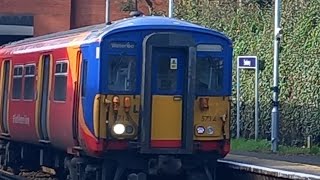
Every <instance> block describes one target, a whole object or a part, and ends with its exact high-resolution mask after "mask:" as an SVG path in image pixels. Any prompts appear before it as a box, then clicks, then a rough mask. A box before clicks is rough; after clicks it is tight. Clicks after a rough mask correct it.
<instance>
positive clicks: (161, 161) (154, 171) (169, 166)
mask: <svg viewBox="0 0 320 180" xmlns="http://www.w3.org/2000/svg"><path fill="white" fill-rule="evenodd" d="M148 170H149V174H151V175H160V174H166V175H177V174H180V172H181V171H182V162H181V159H176V158H174V157H172V156H165V155H160V156H159V157H158V159H150V160H149V163H148Z"/></svg>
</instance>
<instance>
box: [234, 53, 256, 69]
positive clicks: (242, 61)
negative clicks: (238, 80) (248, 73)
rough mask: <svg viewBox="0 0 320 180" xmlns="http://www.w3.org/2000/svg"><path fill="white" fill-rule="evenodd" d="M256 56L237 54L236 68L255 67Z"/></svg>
mask: <svg viewBox="0 0 320 180" xmlns="http://www.w3.org/2000/svg"><path fill="white" fill-rule="evenodd" d="M257 64H258V63H257V56H238V68H240V69H256V68H257Z"/></svg>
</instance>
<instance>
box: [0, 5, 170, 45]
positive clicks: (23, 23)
mask: <svg viewBox="0 0 320 180" xmlns="http://www.w3.org/2000/svg"><path fill="white" fill-rule="evenodd" d="M88 2H90V3H88ZM105 2H106V0H89V1H88V0H23V1H21V0H0V44H3V43H6V42H9V41H13V40H18V39H22V38H25V37H32V36H39V35H44V34H48V33H53V32H58V31H65V30H69V29H73V28H78V27H83V26H88V25H92V24H99V23H103V22H105V9H106V4H105ZM137 3H138V7H139V10H140V11H142V12H143V13H144V14H146V15H148V14H149V13H150V11H152V10H154V11H157V12H163V13H165V14H166V12H167V9H168V0H137ZM134 9H135V0H110V19H111V20H117V19H120V18H123V17H126V16H128V14H129V13H130V10H134Z"/></svg>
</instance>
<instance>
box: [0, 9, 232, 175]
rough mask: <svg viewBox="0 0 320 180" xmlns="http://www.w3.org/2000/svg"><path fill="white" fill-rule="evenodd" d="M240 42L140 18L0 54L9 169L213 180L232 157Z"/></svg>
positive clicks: (17, 45)
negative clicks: (235, 54)
mask: <svg viewBox="0 0 320 180" xmlns="http://www.w3.org/2000/svg"><path fill="white" fill-rule="evenodd" d="M232 54H233V45H232V40H231V39H230V38H229V37H228V36H227V35H226V34H224V33H223V32H219V31H218V30H214V29H210V28H206V27H203V26H201V25H198V24H194V23H191V22H188V21H185V20H181V19H178V18H170V17H163V16H144V15H139V16H136V15H135V16H131V17H126V18H124V19H120V20H117V21H113V22H108V23H102V24H96V25H90V26H86V27H81V28H77V29H71V30H67V31H63V32H56V33H51V34H47V35H42V36H38V37H31V38H27V39H23V40H20V41H16V42H11V43H8V44H5V45H3V46H1V47H0V65H1V79H0V85H1V88H0V99H1V101H0V114H1V115H0V131H1V134H0V165H1V167H2V168H4V169H9V168H10V169H11V170H12V171H13V172H14V173H15V174H18V173H19V172H20V169H22V168H28V169H40V170H42V171H44V172H48V173H51V174H53V175H55V176H56V177H58V178H59V179H72V180H78V179H79V180H80V179H81V180H84V179H96V180H98V179H99V180H100V179H101V180H120V179H139V180H145V179H148V178H150V177H155V176H161V175H164V176H167V175H168V176H176V175H177V176H179V175H184V176H185V177H186V179H188V180H193V179H198V180H211V179H212V178H213V177H214V176H215V173H214V172H215V168H216V164H217V159H219V158H223V157H225V156H226V155H227V154H228V153H229V151H230V112H231V90H232V89H231V88H232Z"/></svg>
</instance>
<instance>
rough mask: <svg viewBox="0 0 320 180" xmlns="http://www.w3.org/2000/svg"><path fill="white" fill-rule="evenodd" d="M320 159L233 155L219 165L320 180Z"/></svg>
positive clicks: (289, 177)
mask: <svg viewBox="0 0 320 180" xmlns="http://www.w3.org/2000/svg"><path fill="white" fill-rule="evenodd" d="M319 159H320V157H317V156H280V155H273V154H262V153H245V152H243V153H239V152H236V153H233V152H231V153H230V154H229V155H227V156H226V157H225V158H223V159H220V160H219V163H220V164H222V165H226V166H228V167H230V168H233V169H239V170H244V171H250V172H254V173H259V174H265V175H271V176H274V177H281V178H288V179H319V180H320V160H319Z"/></svg>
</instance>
